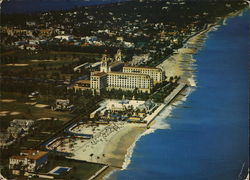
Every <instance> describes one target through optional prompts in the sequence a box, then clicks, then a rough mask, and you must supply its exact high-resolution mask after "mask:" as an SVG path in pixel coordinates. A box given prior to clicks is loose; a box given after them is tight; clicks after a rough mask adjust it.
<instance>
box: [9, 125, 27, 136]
mask: <svg viewBox="0 0 250 180" xmlns="http://www.w3.org/2000/svg"><path fill="white" fill-rule="evenodd" d="M7 132H8V133H9V134H11V135H12V136H13V137H14V138H18V137H19V136H21V135H22V134H23V133H24V130H23V129H22V128H20V127H19V126H9V127H8V128H7Z"/></svg>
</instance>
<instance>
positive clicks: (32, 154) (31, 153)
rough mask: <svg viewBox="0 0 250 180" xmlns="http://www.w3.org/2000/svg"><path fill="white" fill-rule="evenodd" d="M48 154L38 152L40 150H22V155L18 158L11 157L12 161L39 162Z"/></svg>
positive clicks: (17, 156)
mask: <svg viewBox="0 0 250 180" xmlns="http://www.w3.org/2000/svg"><path fill="white" fill-rule="evenodd" d="M46 154H48V152H45V151H38V150H22V151H21V153H20V155H16V156H11V159H25V158H27V159H32V160H37V159H40V158H41V157H43V156H45V155H46Z"/></svg>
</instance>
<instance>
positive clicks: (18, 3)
mask: <svg viewBox="0 0 250 180" xmlns="http://www.w3.org/2000/svg"><path fill="white" fill-rule="evenodd" d="M122 1H127V0H3V1H2V0H1V2H2V3H1V12H2V13H8V14H12V13H36V12H45V11H52V10H66V9H71V8H74V7H80V6H92V5H98V4H108V3H115V2H122Z"/></svg>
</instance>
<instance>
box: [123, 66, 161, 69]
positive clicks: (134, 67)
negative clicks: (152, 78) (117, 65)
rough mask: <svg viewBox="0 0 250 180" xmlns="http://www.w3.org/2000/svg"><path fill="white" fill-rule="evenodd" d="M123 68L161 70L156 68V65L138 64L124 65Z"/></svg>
mask: <svg viewBox="0 0 250 180" xmlns="http://www.w3.org/2000/svg"><path fill="white" fill-rule="evenodd" d="M123 68H131V69H152V70H153V69H154V70H161V69H160V68H156V67H140V66H124V67H123Z"/></svg>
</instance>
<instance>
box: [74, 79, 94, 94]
mask: <svg viewBox="0 0 250 180" xmlns="http://www.w3.org/2000/svg"><path fill="white" fill-rule="evenodd" d="M72 88H73V89H74V91H75V92H76V91H78V90H81V91H83V90H87V89H90V80H79V81H76V82H75V84H74V85H73V86H72Z"/></svg>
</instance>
